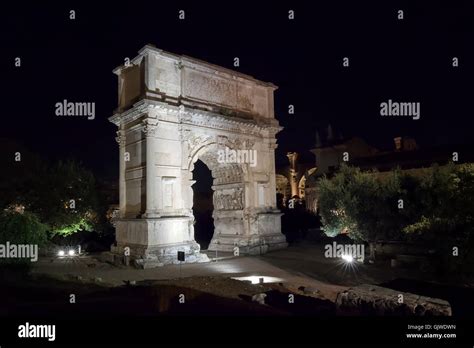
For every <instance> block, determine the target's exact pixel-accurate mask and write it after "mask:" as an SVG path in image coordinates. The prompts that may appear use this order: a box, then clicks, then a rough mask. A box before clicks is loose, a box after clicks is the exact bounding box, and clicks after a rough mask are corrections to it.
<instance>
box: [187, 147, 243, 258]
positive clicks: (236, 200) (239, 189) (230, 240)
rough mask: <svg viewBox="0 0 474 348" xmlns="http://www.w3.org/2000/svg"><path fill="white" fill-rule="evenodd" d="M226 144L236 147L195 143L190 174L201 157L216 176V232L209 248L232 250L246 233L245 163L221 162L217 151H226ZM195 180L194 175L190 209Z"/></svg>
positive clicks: (190, 160) (191, 183) (214, 201)
mask: <svg viewBox="0 0 474 348" xmlns="http://www.w3.org/2000/svg"><path fill="white" fill-rule="evenodd" d="M226 146H227V147H228V148H229V149H233V150H236V149H235V148H234V147H233V145H232V144H227V143H226V144H219V143H218V142H215V141H208V142H206V143H204V144H200V145H199V146H196V149H194V150H193V151H191V154H190V156H189V158H188V165H187V167H188V171H189V173H191V172H192V171H193V169H194V164H195V163H196V161H197V160H201V161H202V162H203V163H204V164H205V165H206V166H207V167H208V168H209V170H210V171H211V175H212V178H213V185H212V191H213V206H214V210H213V214H212V217H213V219H214V235H213V237H212V239H211V243H210V245H209V248H208V249H209V250H225V251H231V250H233V247H234V246H238V244H239V241H240V238H241V236H243V235H245V234H246V233H245V232H246V228H245V227H246V226H245V223H244V207H245V183H244V181H245V173H246V168H245V167H246V165H245V164H240V163H220V162H219V158H218V156H219V154H218V151H220V150H224V149H225V147H226ZM195 182H196V180H194V178H193V179H192V180H190V187H191V189H190V190H189V193H190V195H191V197H190V198H189V202H190V203H191V206H190V209H192V204H193V203H192V202H193V198H192V195H193V190H192V185H193V184H194V183H195Z"/></svg>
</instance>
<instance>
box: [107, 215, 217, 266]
mask: <svg viewBox="0 0 474 348" xmlns="http://www.w3.org/2000/svg"><path fill="white" fill-rule="evenodd" d="M191 223H192V222H191V218H190V217H188V216H178V217H161V218H153V219H151V218H144V219H120V220H117V221H116V227H115V228H116V243H115V245H114V246H112V248H111V252H112V253H113V254H114V258H116V259H118V260H124V261H126V260H127V259H126V252H129V259H128V260H129V262H130V264H133V265H135V266H137V267H139V268H153V267H160V266H163V265H169V264H179V263H195V262H209V258H208V257H207V255H206V254H201V253H200V246H199V244H198V243H196V241H195V240H194V236H193V233H192V230H191V229H190V226H191ZM178 251H184V253H185V260H184V262H181V261H179V260H178Z"/></svg>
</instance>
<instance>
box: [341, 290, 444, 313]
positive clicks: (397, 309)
mask: <svg viewBox="0 0 474 348" xmlns="http://www.w3.org/2000/svg"><path fill="white" fill-rule="evenodd" d="M336 309H337V313H338V314H339V315H384V316H387V315H388V316H404V315H407V316H409V315H414V316H425V315H426V316H450V315H451V314H452V312H451V305H450V304H449V302H447V301H445V300H441V299H437V298H431V297H425V296H419V295H416V294H411V293H408V292H400V291H395V290H392V289H387V288H383V287H380V286H375V285H369V284H363V285H359V286H356V287H353V288H350V289H348V290H345V291H343V292H341V293H339V294H338V296H337V299H336Z"/></svg>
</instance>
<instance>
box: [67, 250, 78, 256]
mask: <svg viewBox="0 0 474 348" xmlns="http://www.w3.org/2000/svg"><path fill="white" fill-rule="evenodd" d="M67 254H68V255H69V256H74V255H75V254H76V252H75V251H74V250H73V249H70V250H69V251H68V252H67Z"/></svg>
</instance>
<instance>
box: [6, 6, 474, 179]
mask: <svg viewBox="0 0 474 348" xmlns="http://www.w3.org/2000/svg"><path fill="white" fill-rule="evenodd" d="M12 3H13V2H11V1H10V2H8V3H5V4H2V11H1V15H0V16H1V17H0V20H1V24H0V25H1V48H2V50H1V52H2V54H1V64H2V79H1V81H2V100H3V103H2V122H1V125H2V126H1V130H0V138H9V139H13V140H15V141H17V142H18V143H20V144H25V145H27V146H28V147H29V148H30V149H31V150H33V151H35V152H38V153H40V154H41V155H43V156H45V157H48V158H63V157H67V156H69V157H74V158H77V159H79V160H81V161H82V162H83V163H84V164H85V165H86V166H88V167H89V168H91V169H93V170H94V171H95V172H96V173H97V174H98V175H100V176H105V177H112V178H113V177H116V176H117V175H118V146H117V144H116V142H115V140H114V138H115V131H116V129H115V126H114V125H112V124H111V123H109V122H108V120H107V118H108V117H109V116H111V115H112V113H113V110H114V109H115V107H116V104H117V79H116V76H115V75H114V74H113V73H112V69H113V68H115V67H116V66H118V65H121V64H122V63H123V60H124V58H125V57H130V58H133V57H135V56H136V55H137V51H138V50H139V49H140V48H141V47H143V46H144V45H145V44H147V43H152V44H154V45H156V46H157V47H158V48H161V49H164V50H167V51H171V52H174V53H178V54H186V55H189V56H192V57H196V58H199V59H203V60H206V61H209V62H211V63H214V64H218V65H222V66H224V67H228V68H234V67H233V58H234V57H239V58H240V68H238V70H239V71H241V72H243V73H247V74H250V75H252V76H254V77H255V78H257V79H260V80H264V81H270V82H273V83H274V84H276V85H278V86H279V89H278V90H277V91H276V94H275V106H276V117H277V118H278V120H279V121H280V124H281V125H282V126H284V127H285V130H284V131H282V132H281V133H280V134H279V135H278V140H279V144H280V147H279V149H278V154H277V161H278V163H285V156H284V154H285V153H286V151H302V150H307V149H309V148H311V145H312V144H313V143H314V134H315V129H316V128H317V127H318V128H320V129H323V128H325V127H326V126H327V124H328V123H331V124H332V126H333V129H334V130H335V133H338V132H339V131H341V132H342V133H343V135H344V136H351V135H357V136H361V137H363V138H365V139H366V140H367V141H368V142H369V143H371V144H373V145H375V146H378V147H390V146H391V144H392V139H393V137H395V136H399V135H406V136H413V137H415V139H416V140H417V141H418V143H419V144H420V145H421V146H422V147H430V146H436V145H440V144H447V143H451V144H452V143H466V142H472V140H471V139H472V131H473V129H474V127H473V126H474V121H473V118H472V114H473V112H472V111H473V105H472V102H473V100H474V98H473V84H474V78H473V77H474V74H473V64H474V59H473V58H474V57H473V44H474V35H473V34H474V28H473V26H474V18H473V17H474V12H473V10H474V6H473V2H472V1H443V2H440V1H423V2H420V1H324V2H316V1H306V2H303V1H300V2H297V4H295V2H294V1H287V2H285V1H280V2H279V4H278V5H277V4H276V3H277V2H276V1H271V2H270V1H266V2H265V1H258V2H257V1H251V2H250V1H249V2H245V1H221V2H216V3H210V2H208V3H206V2H205V1H199V2H198V1H194V2H188V3H185V2H175V1H166V2H165V1H149V2H140V1H127V2H122V3H120V2H108V1H103V2H98V1H95V2H93V3H91V4H89V5H85V4H79V3H69V2H67V1H63V2H60V3H58V4H53V2H46V1H43V2H37V3H33V2H31V3H29V2H22V1H16V2H14V3H15V4H14V5H13V4H12ZM315 3H317V4H315ZM71 9H73V10H75V11H76V19H75V20H70V19H69V10H71ZM180 9H184V10H185V11H186V19H185V20H184V21H181V20H179V19H178V11H179V10H180ZM289 9H293V10H294V11H295V20H293V21H290V20H288V10H289ZM399 9H401V10H403V11H404V16H405V18H404V20H398V19H397V10H399ZM454 56H455V57H458V58H459V64H460V66H459V67H458V68H453V67H452V65H451V62H452V57H454ZM15 57H21V59H22V66H21V68H15V67H14V59H15ZM343 57H349V58H350V67H349V68H344V67H343V66H342V58H343ZM63 99H67V100H68V101H79V102H95V103H96V119H95V120H93V121H89V120H87V119H86V118H81V117H79V118H74V117H57V116H55V114H54V110H55V108H54V105H55V103H57V102H60V101H62V100H63ZM388 99H392V100H398V101H410V102H420V103H421V119H420V120H418V121H414V120H412V119H411V118H383V117H381V116H380V113H379V110H380V109H379V105H380V103H381V102H382V101H386V100H388ZM288 104H294V105H295V114H294V115H288V112H287V108H288Z"/></svg>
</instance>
